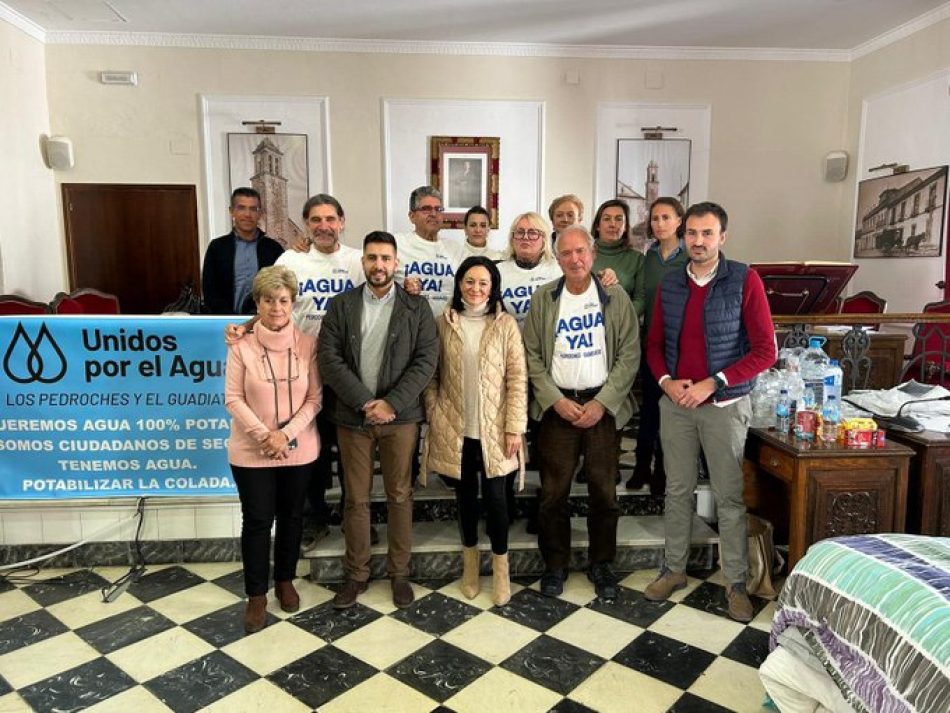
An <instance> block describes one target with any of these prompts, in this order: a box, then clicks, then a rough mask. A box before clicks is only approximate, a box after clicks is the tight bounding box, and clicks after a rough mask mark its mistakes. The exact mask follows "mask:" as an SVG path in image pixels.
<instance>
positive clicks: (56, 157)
mask: <svg viewBox="0 0 950 713" xmlns="http://www.w3.org/2000/svg"><path fill="white" fill-rule="evenodd" d="M46 165H47V166H49V167H50V168H52V169H55V170H57V171H66V170H68V169H70V168H72V167H73V166H74V165H76V158H75V156H74V155H73V142H72V141H70V140H69V139H68V138H66V137H65V136H50V137H49V138H48V139H47V140H46Z"/></svg>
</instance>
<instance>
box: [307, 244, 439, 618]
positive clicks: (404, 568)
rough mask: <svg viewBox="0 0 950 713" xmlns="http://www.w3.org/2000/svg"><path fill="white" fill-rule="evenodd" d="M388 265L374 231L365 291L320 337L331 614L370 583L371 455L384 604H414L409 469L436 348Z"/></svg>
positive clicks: (354, 294) (424, 310)
mask: <svg viewBox="0 0 950 713" xmlns="http://www.w3.org/2000/svg"><path fill="white" fill-rule="evenodd" d="M396 266H397V257H396V240H395V238H393V236H392V235H390V234H389V233H384V232H382V231H375V232H372V233H370V234H369V235H367V236H366V239H365V240H364V241H363V270H364V272H365V274H366V284H365V285H363V286H361V287H356V288H354V289H352V290H348V291H346V292H343V293H342V294H340V295H338V296H337V297H335V298H334V299H333V300H332V302H331V303H330V307H329V309H328V310H327V314H326V316H325V317H324V319H323V327H322V329H321V331H320V346H319V359H320V373H321V375H322V377H323V381H324V385H325V395H324V411H325V412H326V413H327V414H328V415H329V418H330V420H331V421H333V423H335V424H336V426H337V439H338V441H339V444H340V456H341V458H342V460H343V470H344V477H345V478H346V504H345V507H344V511H343V530H344V537H345V542H346V554H345V555H344V558H343V567H344V570H345V571H346V582H345V583H344V585H343V588H342V589H341V590H340V591H339V592H338V593H337V595H336V596H335V597H334V598H333V605H334V606H335V607H336V608H337V609H346V608H348V607H351V606H353V605H354V604H356V600H357V598H358V597H359V595H360V594H361V593H362V592H364V591H365V590H366V587H367V583H368V581H369V561H370V518H369V499H370V490H371V488H372V482H373V453H374V451H375V446H378V447H379V461H380V466H381V468H382V471H383V482H384V484H385V488H386V502H387V509H388V514H389V519H388V536H389V556H388V558H387V562H386V567H387V571H388V573H389V576H390V578H391V581H392V592H393V603H394V604H395V605H396V606H397V607H407V606H409V605H410V604H411V603H412V601H413V599H414V595H413V591H412V586H411V585H410V584H409V559H410V555H411V550H412V478H411V472H412V466H411V464H412V458H413V456H414V454H415V452H416V443H417V441H418V438H419V422H420V421H422V420H423V418H424V409H423V405H422V399H421V396H422V392H423V390H424V389H425V387H426V385H427V384H428V383H429V381H430V380H431V379H432V375H433V373H434V372H435V368H436V364H437V363H438V360H439V340H438V335H437V333H436V329H435V321H434V320H433V319H432V311H431V310H430V309H429V306H428V304H427V303H426V301H425V300H424V299H423V298H422V297H418V296H414V295H410V294H407V293H406V291H405V290H404V289H403V288H402V287H400V286H399V285H397V284H396V283H395V282H394V281H393V277H394V275H395V272H396Z"/></svg>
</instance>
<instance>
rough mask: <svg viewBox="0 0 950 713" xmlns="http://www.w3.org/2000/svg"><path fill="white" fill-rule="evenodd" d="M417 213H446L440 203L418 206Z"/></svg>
mask: <svg viewBox="0 0 950 713" xmlns="http://www.w3.org/2000/svg"><path fill="white" fill-rule="evenodd" d="M415 212H416V213H444V212H445V208H443V207H442V206H440V205H420V206H416V210H415Z"/></svg>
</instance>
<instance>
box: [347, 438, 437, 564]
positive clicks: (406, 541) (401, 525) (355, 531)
mask: <svg viewBox="0 0 950 713" xmlns="http://www.w3.org/2000/svg"><path fill="white" fill-rule="evenodd" d="M418 439H419V424H417V423H393V424H386V425H383V426H369V427H367V428H365V429H359V428H347V427H345V426H339V427H338V428H337V440H338V441H339V444H340V458H341V459H342V461H343V473H344V478H345V479H346V505H345V507H344V509H343V534H344V541H345V543H346V553H345V554H344V555H343V569H344V570H345V571H346V574H347V577H349V578H350V579H355V580H356V581H358V582H366V581H367V580H369V560H370V534H369V528H370V516H369V501H370V492H371V491H372V488H373V455H374V453H375V451H376V448H375V447H376V446H378V447H379V464H380V467H381V468H382V471H383V484H384V486H385V488H386V504H387V509H388V511H389V520H388V522H387V531H388V534H389V542H388V544H389V554H388V557H387V559H386V571H387V572H388V574H389V576H390V577H408V576H409V559H410V556H411V554H412V459H413V457H414V455H415V452H416V443H417V442H418Z"/></svg>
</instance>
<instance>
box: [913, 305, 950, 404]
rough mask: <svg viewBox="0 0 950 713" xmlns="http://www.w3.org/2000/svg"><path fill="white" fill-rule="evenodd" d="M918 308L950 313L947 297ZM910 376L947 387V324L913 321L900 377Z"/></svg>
mask: <svg viewBox="0 0 950 713" xmlns="http://www.w3.org/2000/svg"><path fill="white" fill-rule="evenodd" d="M921 312H928V313H938V314H950V300H943V301H941V302H930V303H928V304H926V305H924V308H923V309H922V310H921ZM911 378H912V379H916V380H917V381H920V382H922V383H925V384H940V385H941V386H943V387H944V388H950V324H926V323H924V322H920V323H918V324H915V325H914V348H913V350H912V351H911V355H910V361H908V362H907V366H906V367H904V373H903V374H902V380H904V379H911Z"/></svg>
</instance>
